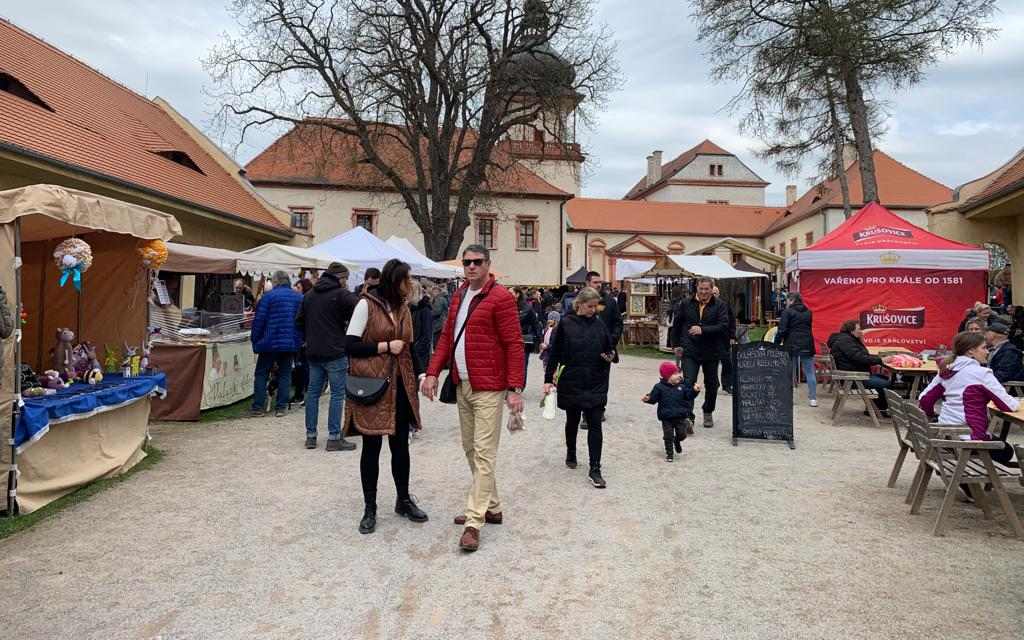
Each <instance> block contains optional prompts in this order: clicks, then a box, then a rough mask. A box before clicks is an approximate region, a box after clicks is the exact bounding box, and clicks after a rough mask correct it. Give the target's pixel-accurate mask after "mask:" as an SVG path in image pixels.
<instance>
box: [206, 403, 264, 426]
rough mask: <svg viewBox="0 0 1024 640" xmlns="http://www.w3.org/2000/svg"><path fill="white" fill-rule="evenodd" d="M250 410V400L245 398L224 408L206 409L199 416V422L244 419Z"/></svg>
mask: <svg viewBox="0 0 1024 640" xmlns="http://www.w3.org/2000/svg"><path fill="white" fill-rule="evenodd" d="M250 408H252V398H246V399H245V400H239V401H238V402H236V403H235V404H229V405H227V406H225V407H217V408H215V409H207V410H206V411H203V412H201V413H200V414H199V422H218V421H220V420H237V419H238V418H244V417H245V416H246V415H247V414H248V413H249V409H250Z"/></svg>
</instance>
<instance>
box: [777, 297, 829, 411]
mask: <svg viewBox="0 0 1024 640" xmlns="http://www.w3.org/2000/svg"><path fill="white" fill-rule="evenodd" d="M812 322H813V316H812V315H811V310H810V309H808V308H807V306H806V305H805V304H804V301H803V298H802V297H801V296H800V294H799V293H793V294H790V296H789V307H787V308H786V310H785V311H783V312H782V318H780V319H779V332H778V333H777V334H775V343H776V344H781V345H783V346H785V347H786V350H787V351H789V357H790V359H791V360H792V362H793V382H794V385H793V386H799V384H800V369H801V367H802V368H803V372H804V378H806V379H807V400H808V401H809V403H810V405H811V406H812V407H816V406H818V381H817V380H816V379H815V376H814V354H815V349H814V335H813V334H812V333H811V325H812Z"/></svg>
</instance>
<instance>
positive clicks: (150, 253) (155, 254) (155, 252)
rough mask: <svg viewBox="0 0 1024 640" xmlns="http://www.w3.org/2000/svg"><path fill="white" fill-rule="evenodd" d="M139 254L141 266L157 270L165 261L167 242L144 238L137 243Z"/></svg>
mask: <svg viewBox="0 0 1024 640" xmlns="http://www.w3.org/2000/svg"><path fill="white" fill-rule="evenodd" d="M139 255H140V256H142V266H144V267H146V268H147V269H152V270H154V271H159V270H160V267H162V266H164V263H165V262H167V243H166V242H164V241H163V240H146V241H145V242H143V243H142V244H140V245H139Z"/></svg>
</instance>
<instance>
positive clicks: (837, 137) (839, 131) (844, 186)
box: [825, 77, 852, 219]
mask: <svg viewBox="0 0 1024 640" xmlns="http://www.w3.org/2000/svg"><path fill="white" fill-rule="evenodd" d="M825 90H826V91H827V92H828V117H829V121H830V123H831V125H832V167H833V170H834V171H835V174H836V177H837V178H839V189H840V190H841V191H842V192H843V219H849V218H850V213H851V212H852V207H851V206H850V181H849V180H848V179H847V177H846V167H845V166H844V163H843V145H844V144H845V143H846V133H845V127H843V123H842V122H841V121H840V120H839V113H838V111H837V110H836V94H835V91H834V90H833V89H832V79H831V78H828V77H826V78H825Z"/></svg>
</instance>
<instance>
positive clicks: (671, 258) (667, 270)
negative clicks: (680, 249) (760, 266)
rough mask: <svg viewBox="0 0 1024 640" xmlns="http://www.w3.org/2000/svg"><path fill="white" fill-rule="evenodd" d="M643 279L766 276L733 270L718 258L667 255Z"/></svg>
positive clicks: (718, 278) (722, 278)
mask: <svg viewBox="0 0 1024 640" xmlns="http://www.w3.org/2000/svg"><path fill="white" fill-rule="evenodd" d="M643 275H644V276H645V277H658V276H660V277H676V278H687V277H694V276H706V277H708V278H715V279H716V280H727V279H729V278H766V277H768V276H767V274H765V273H763V272H761V271H757V272H751V271H740V270H739V269H734V268H733V267H732V266H731V265H730V264H729V263H727V262H726V261H725V260H722V259H721V258H719V257H718V256H678V255H668V256H662V257H660V258H658V261H657V263H655V265H654V268H653V269H651V270H650V271H648V272H647V273H645V274H643Z"/></svg>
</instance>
